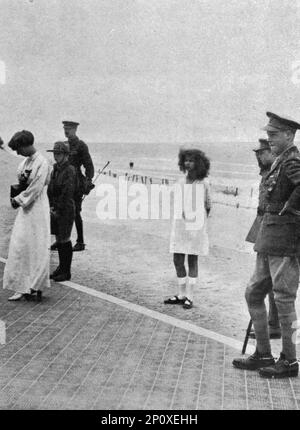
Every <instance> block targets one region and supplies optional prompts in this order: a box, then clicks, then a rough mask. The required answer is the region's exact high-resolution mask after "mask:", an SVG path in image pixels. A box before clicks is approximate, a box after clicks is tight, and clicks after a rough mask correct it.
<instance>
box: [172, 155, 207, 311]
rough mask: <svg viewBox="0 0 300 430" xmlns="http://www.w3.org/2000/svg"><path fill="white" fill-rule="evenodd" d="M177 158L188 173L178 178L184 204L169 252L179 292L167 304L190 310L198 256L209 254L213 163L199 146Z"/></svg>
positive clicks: (175, 225)
mask: <svg viewBox="0 0 300 430" xmlns="http://www.w3.org/2000/svg"><path fill="white" fill-rule="evenodd" d="M178 158H179V161H178V166H179V169H180V170H181V171H182V172H184V173H186V177H185V178H183V179H181V180H180V181H179V184H180V186H181V190H182V195H183V202H184V204H183V210H182V213H181V217H180V218H179V219H176V218H175V219H174V221H173V225H172V231H171V240H170V252H172V253H173V261H174V265H175V270H176V274H177V280H178V289H179V291H178V294H177V295H175V296H173V297H171V298H169V299H167V300H165V301H164V303H165V304H171V305H173V304H174V305H175V304H182V305H183V307H184V308H185V309H190V308H192V307H193V290H194V286H195V284H196V280H197V277H198V255H207V254H208V235H207V220H206V218H207V216H208V215H209V212H210V209H211V198H210V188H209V182H208V179H206V177H207V176H208V172H209V167H210V162H209V159H208V158H207V157H206V155H205V154H204V152H202V151H200V150H199V149H181V150H180V151H179V155H178ZM195 197H196V198H195ZM195 203H196V214H194V215H195V216H194V221H193V219H192V218H191V216H189V215H191V213H190V214H189V213H188V211H189V210H190V211H191V210H192V208H193V211H195ZM198 206H199V207H198ZM197 219H198V222H196V221H197ZM193 222H194V225H193ZM185 255H187V260H188V277H187V276H186V275H187V273H186V269H185V265H184V260H185Z"/></svg>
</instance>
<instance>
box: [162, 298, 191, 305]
mask: <svg viewBox="0 0 300 430" xmlns="http://www.w3.org/2000/svg"><path fill="white" fill-rule="evenodd" d="M185 300H186V298H185V297H184V298H183V299H180V298H179V297H178V296H173V297H171V298H169V299H166V300H164V304H165V305H183V303H184V301H185Z"/></svg>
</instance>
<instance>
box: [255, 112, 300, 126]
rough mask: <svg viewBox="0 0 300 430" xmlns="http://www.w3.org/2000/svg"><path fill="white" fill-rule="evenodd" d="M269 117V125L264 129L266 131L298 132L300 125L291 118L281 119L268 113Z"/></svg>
mask: <svg viewBox="0 0 300 430" xmlns="http://www.w3.org/2000/svg"><path fill="white" fill-rule="evenodd" d="M266 115H267V116H268V117H269V122H268V124H267V125H266V126H265V127H263V129H262V130H265V131H285V130H294V131H296V130H298V129H299V128H300V124H299V123H298V122H296V121H295V120H293V119H291V118H289V117H280V116H279V115H276V114H275V113H273V112H266Z"/></svg>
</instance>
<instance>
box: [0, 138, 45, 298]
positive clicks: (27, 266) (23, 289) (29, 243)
mask: <svg viewBox="0 0 300 430" xmlns="http://www.w3.org/2000/svg"><path fill="white" fill-rule="evenodd" d="M8 146H9V147H10V148H11V149H12V150H13V151H16V153H17V154H19V155H22V156H23V157H26V158H25V159H24V160H23V161H22V162H21V164H20V165H19V167H18V172H17V173H18V181H19V185H21V188H20V189H21V190H23V191H21V192H20V193H19V194H18V195H15V197H13V198H11V204H12V207H13V208H15V209H17V210H18V214H17V216H16V219H15V223H14V226H13V230H12V235H11V238H10V245H9V251H8V258H7V262H6V265H5V269H4V277H3V288H7V289H9V290H13V291H15V294H14V295H13V296H12V297H10V298H9V299H8V300H14V301H15V300H20V299H21V298H22V297H25V298H28V297H29V295H33V294H36V295H37V298H38V299H39V300H40V299H41V296H42V290H43V289H44V288H45V287H49V286H50V280H49V247H50V209H49V201H48V197H47V187H46V186H47V185H48V183H49V178H50V166H49V164H48V162H47V160H46V158H45V157H43V155H42V154H41V153H40V152H38V151H37V150H36V148H35V147H34V137H33V134H32V133H31V132H30V131H26V130H23V131H20V132H17V133H16V134H14V136H13V137H12V138H11V140H10V142H9V144H8ZM16 194H17V193H16Z"/></svg>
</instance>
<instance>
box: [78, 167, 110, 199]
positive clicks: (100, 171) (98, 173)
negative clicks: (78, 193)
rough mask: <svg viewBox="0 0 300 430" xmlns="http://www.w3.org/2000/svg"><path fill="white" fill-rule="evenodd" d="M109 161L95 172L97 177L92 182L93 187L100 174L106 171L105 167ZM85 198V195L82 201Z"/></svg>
mask: <svg viewBox="0 0 300 430" xmlns="http://www.w3.org/2000/svg"><path fill="white" fill-rule="evenodd" d="M109 163H110V161H108V162H107V163H106V164H105V166H104V167H102V169H101V170H100V169H99V170H98V171H97V176H96V177H95V179H94V180H93V182H92V184H94V185H95V182H96V181H97V179H98V178H99V176H100V175H101V173H102V172H103V171H104V170H105V169H106V167H107V166H108V165H109ZM85 197H86V194H85V195H84V196H83V197H82V200H84V199H85Z"/></svg>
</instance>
